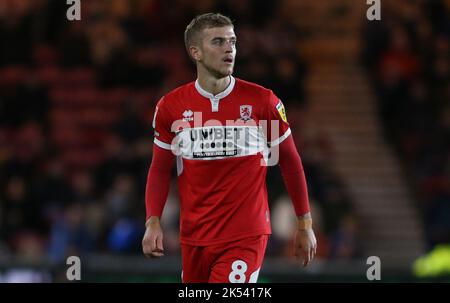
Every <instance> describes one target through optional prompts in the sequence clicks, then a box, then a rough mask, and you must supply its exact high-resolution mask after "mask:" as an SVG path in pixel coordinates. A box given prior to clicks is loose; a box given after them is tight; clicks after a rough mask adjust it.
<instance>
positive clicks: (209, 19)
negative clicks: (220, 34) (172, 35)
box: [184, 13, 233, 56]
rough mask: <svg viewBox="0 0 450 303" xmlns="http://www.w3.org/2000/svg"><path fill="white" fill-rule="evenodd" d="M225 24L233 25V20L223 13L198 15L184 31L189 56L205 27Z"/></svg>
mask: <svg viewBox="0 0 450 303" xmlns="http://www.w3.org/2000/svg"><path fill="white" fill-rule="evenodd" d="M224 26H231V27H233V22H232V21H231V19H230V18H228V17H227V16H224V15H222V14H219V13H207V14H203V15H198V16H196V17H195V18H194V19H193V20H192V21H191V22H190V23H189V24H188V26H186V30H185V31H184V44H185V46H186V50H187V52H188V54H189V56H190V55H191V54H190V52H189V47H191V46H192V45H194V44H196V43H198V42H199V38H200V33H201V32H202V30H204V29H205V28H213V27H224Z"/></svg>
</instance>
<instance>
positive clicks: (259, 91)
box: [236, 78, 273, 100]
mask: <svg viewBox="0 0 450 303" xmlns="http://www.w3.org/2000/svg"><path fill="white" fill-rule="evenodd" d="M236 87H237V88H238V89H239V90H242V91H245V92H246V93H249V94H253V95H255V96H258V97H260V98H262V99H263V100H268V99H269V97H270V96H271V95H273V91H272V90H271V89H269V88H266V87H264V86H262V85H260V84H257V83H254V82H250V81H246V80H242V79H239V78H236Z"/></svg>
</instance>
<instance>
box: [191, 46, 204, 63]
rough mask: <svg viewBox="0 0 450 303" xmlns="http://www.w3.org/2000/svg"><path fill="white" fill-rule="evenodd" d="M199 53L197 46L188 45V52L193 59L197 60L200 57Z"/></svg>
mask: <svg viewBox="0 0 450 303" xmlns="http://www.w3.org/2000/svg"><path fill="white" fill-rule="evenodd" d="M201 53H202V52H201V50H200V48H199V47H198V46H194V45H192V46H190V47H189V54H190V55H191V57H192V58H193V59H194V60H195V61H199V60H200V59H201V57H202V56H201Z"/></svg>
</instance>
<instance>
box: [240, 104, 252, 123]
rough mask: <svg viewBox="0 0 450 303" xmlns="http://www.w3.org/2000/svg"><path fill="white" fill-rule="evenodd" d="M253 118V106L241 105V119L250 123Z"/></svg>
mask: <svg viewBox="0 0 450 303" xmlns="http://www.w3.org/2000/svg"><path fill="white" fill-rule="evenodd" d="M251 116H252V106H251V105H241V119H242V120H244V121H248V120H250V119H251Z"/></svg>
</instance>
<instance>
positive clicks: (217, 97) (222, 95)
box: [195, 75, 236, 100]
mask: <svg viewBox="0 0 450 303" xmlns="http://www.w3.org/2000/svg"><path fill="white" fill-rule="evenodd" d="M235 83H236V79H235V78H234V77H233V76H231V75H230V84H228V86H227V88H226V89H225V90H224V91H222V92H220V93H218V94H217V95H213V94H211V93H210V92H207V91H206V90H204V89H203V88H202V87H201V86H200V84H199V83H198V79H197V80H195V88H196V89H197V91H198V93H199V94H200V95H202V96H203V97H205V98H208V99H210V100H211V99H215V100H220V99H223V98H225V97H226V96H228V95H229V94H230V93H231V91H232V90H233V88H234V84H235Z"/></svg>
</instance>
